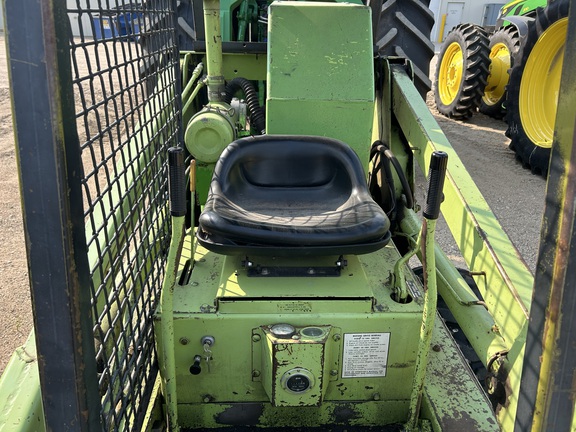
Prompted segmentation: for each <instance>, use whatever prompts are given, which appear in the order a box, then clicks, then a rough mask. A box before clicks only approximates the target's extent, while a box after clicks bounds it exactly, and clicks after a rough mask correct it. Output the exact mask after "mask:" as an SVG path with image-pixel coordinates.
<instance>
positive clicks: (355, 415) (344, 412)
mask: <svg viewBox="0 0 576 432" xmlns="http://www.w3.org/2000/svg"><path fill="white" fill-rule="evenodd" d="M332 416H333V418H334V423H337V424H338V423H339V424H342V423H344V424H348V423H350V421H351V420H355V419H360V418H362V414H361V413H359V412H357V411H356V410H355V406H354V404H350V403H346V404H342V405H338V406H336V407H335V408H334V411H332Z"/></svg>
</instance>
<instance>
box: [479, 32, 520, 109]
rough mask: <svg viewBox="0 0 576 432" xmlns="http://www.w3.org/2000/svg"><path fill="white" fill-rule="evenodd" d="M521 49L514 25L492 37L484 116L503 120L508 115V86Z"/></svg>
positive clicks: (482, 103)
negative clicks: (506, 106)
mask: <svg viewBox="0 0 576 432" xmlns="http://www.w3.org/2000/svg"><path fill="white" fill-rule="evenodd" d="M519 48H520V36H519V34H518V29H517V28H516V26H514V25H509V26H507V27H502V28H500V29H499V30H497V31H496V32H495V33H494V34H493V35H492V36H490V44H489V46H488V49H489V50H490V68H489V75H488V84H487V85H486V88H485V89H484V96H482V102H481V104H480V112H481V113H482V114H486V115H488V116H490V117H493V118H495V119H502V118H504V116H505V115H506V108H505V101H506V86H507V85H508V80H509V77H510V75H509V73H510V68H511V67H512V66H513V65H514V58H515V56H516V55H517V54H518V49H519Z"/></svg>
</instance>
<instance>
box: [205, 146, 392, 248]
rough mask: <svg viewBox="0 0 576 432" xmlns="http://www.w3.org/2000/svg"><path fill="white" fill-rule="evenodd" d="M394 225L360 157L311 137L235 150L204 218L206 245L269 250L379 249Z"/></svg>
mask: <svg viewBox="0 0 576 432" xmlns="http://www.w3.org/2000/svg"><path fill="white" fill-rule="evenodd" d="M389 226H390V222H389V220H388V218H387V216H386V214H385V213H384V212H383V210H382V209H381V208H380V207H379V206H378V205H377V204H376V203H375V202H374V200H372V198H371V197H370V194H369V192H368V188H367V185H366V180H365V177H364V172H363V169H362V165H361V163H360V160H359V159H358V157H357V156H356V154H355V153H354V151H353V150H352V149H351V148H350V147H348V146H347V145H346V144H344V143H342V142H340V141H337V140H333V139H329V138H322V137H308V136H280V135H279V136H268V135H265V136H261V137H250V138H244V139H240V140H237V141H235V142H233V143H232V144H230V145H229V146H228V147H227V148H226V149H225V151H224V152H223V153H222V155H221V157H220V159H219V161H218V163H217V165H216V168H215V171H214V176H213V179H212V183H211V185H210V193H209V196H208V200H207V202H206V205H205V207H204V211H203V212H202V214H201V215H200V232H201V237H203V238H204V239H206V238H207V237H209V236H213V237H215V238H221V239H225V240H226V242H227V243H231V244H246V245H262V246H263V247H265V246H276V247H282V246H287V247H290V248H294V247H297V248H314V247H319V248H320V249H322V248H326V247H338V246H351V245H361V244H363V245H365V244H367V243H378V242H381V241H382V239H384V238H386V237H387V235H388V230H389ZM380 247H381V246H380ZM347 249H349V248H347Z"/></svg>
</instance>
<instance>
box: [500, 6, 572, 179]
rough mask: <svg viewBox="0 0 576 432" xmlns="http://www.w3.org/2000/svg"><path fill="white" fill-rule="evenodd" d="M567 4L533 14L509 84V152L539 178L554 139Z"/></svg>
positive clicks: (507, 115) (546, 162)
mask: <svg viewBox="0 0 576 432" xmlns="http://www.w3.org/2000/svg"><path fill="white" fill-rule="evenodd" d="M569 3H570V2H569V0H557V1H555V2H552V3H550V4H549V5H548V6H546V7H545V8H538V9H537V10H536V19H535V21H534V22H533V23H532V24H531V26H530V28H529V30H528V34H527V35H526V39H525V40H524V41H523V44H522V47H521V48H520V51H519V53H518V61H517V62H516V63H515V65H514V67H513V68H512V71H511V72H510V83H509V85H508V100H507V102H506V104H507V107H506V110H507V113H506V121H507V122H508V129H507V131H506V135H507V136H508V137H509V138H510V140H511V141H510V148H511V149H512V150H514V151H515V152H516V155H517V157H518V159H519V160H520V161H521V162H522V163H523V164H524V166H526V167H528V168H530V169H531V170H532V172H533V173H534V174H541V175H543V176H546V174H547V172H548V162H549V159H550V149H551V147H552V138H553V135H554V124H555V121H556V107H557V102H558V92H559V90H560V77H561V73H562V63H563V61H564V44H565V42H566V31H567V28H568V18H567V16H568V7H569Z"/></svg>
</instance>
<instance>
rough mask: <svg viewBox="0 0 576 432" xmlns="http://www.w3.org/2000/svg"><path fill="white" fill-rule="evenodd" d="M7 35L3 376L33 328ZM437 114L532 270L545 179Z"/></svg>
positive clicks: (489, 137)
mask: <svg viewBox="0 0 576 432" xmlns="http://www.w3.org/2000/svg"><path fill="white" fill-rule="evenodd" d="M9 97H10V96H9V87H8V74H7V69H6V54H5V45H4V37H3V35H1V34H0V172H1V174H2V175H1V176H0V233H1V238H2V242H3V244H2V247H1V248H0V299H2V301H1V302H0V318H1V319H2V326H1V327H0V373H1V372H2V371H3V370H4V368H5V367H6V364H7V362H8V360H9V357H10V355H11V353H12V352H13V351H14V349H15V348H16V347H17V346H18V345H21V344H22V343H23V342H24V341H25V339H26V337H27V336H28V334H29V332H30V329H31V327H32V317H31V316H32V314H31V306H30V294H29V287H28V275H27V266H26V252H25V248H24V236H23V230H22V217H21V208H20V198H19V187H18V174H17V169H16V157H15V152H14V138H13V134H12V120H11V111H10V99H9ZM428 103H429V105H430V106H431V110H432V112H433V114H434V115H435V116H436V119H437V120H438V122H439V124H440V126H441V128H442V129H443V130H444V132H445V133H446V135H447V136H448V138H449V139H450V141H451V143H452V144H453V146H454V147H455V148H456V150H457V151H458V153H459V155H460V157H461V159H462V160H463V162H464V164H465V165H466V166H467V167H468V170H469V171H470V173H471V174H472V176H473V178H474V179H475V181H476V183H477V185H478V187H479V188H480V190H481V192H482V193H483V194H484V196H485V197H486V199H487V201H488V202H489V204H490V205H491V207H492V209H493V211H494V213H495V214H496V216H497V217H498V219H499V220H500V222H501V224H502V225H503V227H504V229H505V230H506V231H507V232H508V233H509V235H510V237H511V238H512V240H513V242H514V243H515V245H516V246H517V248H518V249H519V251H520V253H521V254H522V256H523V257H524V258H525V260H526V262H527V263H528V265H529V267H530V268H531V269H534V267H535V263H536V257H537V247H538V241H539V235H540V224H541V219H542V212H543V207H544V193H545V181H544V180H543V179H542V178H540V177H536V176H534V175H532V174H531V173H530V171H528V170H525V169H523V168H522V167H521V166H520V165H519V164H518V163H517V162H516V161H515V158H514V154H513V153H512V152H511V151H510V150H509V149H508V148H507V146H508V140H507V139H506V137H505V136H504V130H505V124H504V122H502V121H499V120H493V119H491V118H488V117H486V116H484V115H481V114H478V115H476V116H475V117H474V118H473V119H472V120H471V121H469V122H467V123H461V122H456V121H453V120H449V119H446V118H444V117H442V116H440V115H438V113H437V112H436V111H435V109H434V108H433V103H432V100H431V98H430V97H429V100H428ZM440 237H441V243H442V244H443V246H444V249H445V250H446V251H447V253H448V254H449V256H450V257H451V258H453V259H454V260H458V252H457V249H456V248H455V246H454V243H453V241H451V239H450V237H449V235H447V234H446V230H441V232H440Z"/></svg>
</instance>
